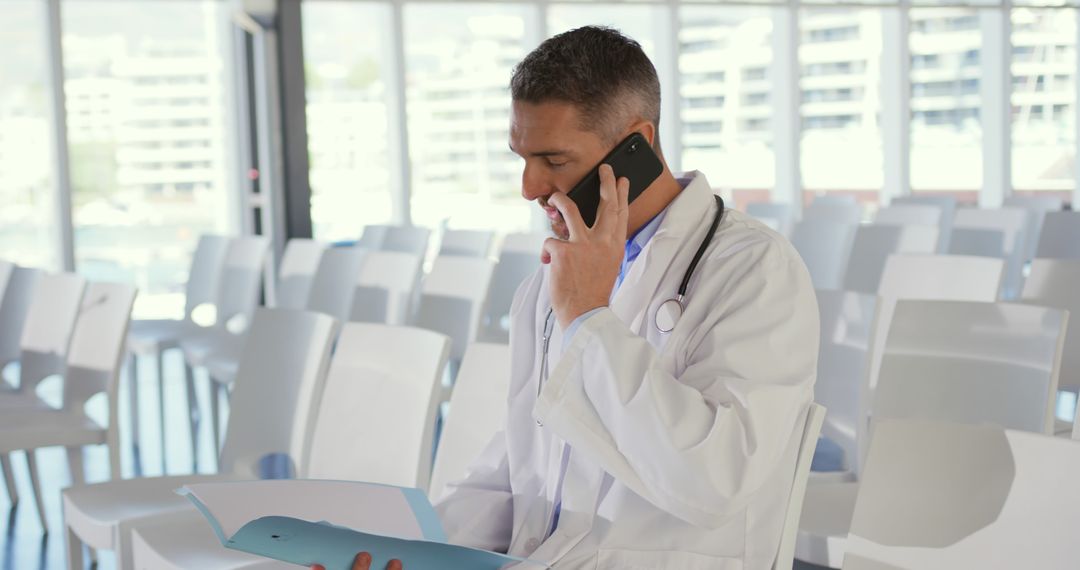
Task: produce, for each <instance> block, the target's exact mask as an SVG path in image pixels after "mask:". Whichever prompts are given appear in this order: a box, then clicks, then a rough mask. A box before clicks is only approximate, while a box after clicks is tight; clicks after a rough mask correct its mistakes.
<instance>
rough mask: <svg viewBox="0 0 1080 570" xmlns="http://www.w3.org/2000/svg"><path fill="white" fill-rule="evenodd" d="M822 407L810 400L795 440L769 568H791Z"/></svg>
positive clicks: (782, 569)
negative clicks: (781, 518)
mask: <svg viewBox="0 0 1080 570" xmlns="http://www.w3.org/2000/svg"><path fill="white" fill-rule="evenodd" d="M825 415H826V410H825V408H824V407H823V406H822V405H820V404H817V403H811V404H810V409H809V410H807V412H806V425H805V427H803V433H802V439H801V440H800V441H799V454H798V456H797V458H796V460H795V473H794V476H793V477H792V480H791V494H789V495H788V504H787V509H786V512H785V513H784V530H783V531H782V533H781V534H780V548H779V549H778V550H777V553H776V561H775V562H773V565H772V570H791V566H792V564H793V562H794V559H795V539H796V537H797V536H798V532H799V518H800V517H801V516H802V503H803V499H804V498H805V497H806V484H807V481H808V480H809V477H810V463H811V462H812V461H813V459H814V449H815V448H816V447H817V442H818V435H819V434H820V433H821V422H822V421H823V420H824V419H825Z"/></svg>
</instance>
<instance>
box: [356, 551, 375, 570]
mask: <svg viewBox="0 0 1080 570" xmlns="http://www.w3.org/2000/svg"><path fill="white" fill-rule="evenodd" d="M352 570H371V555H370V554H368V553H367V552H361V553H360V554H357V555H356V558H355V559H353V565H352Z"/></svg>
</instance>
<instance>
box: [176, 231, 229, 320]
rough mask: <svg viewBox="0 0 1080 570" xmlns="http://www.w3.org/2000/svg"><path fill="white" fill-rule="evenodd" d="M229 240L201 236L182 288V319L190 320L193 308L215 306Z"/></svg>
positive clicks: (220, 237)
mask: <svg viewBox="0 0 1080 570" xmlns="http://www.w3.org/2000/svg"><path fill="white" fill-rule="evenodd" d="M229 242H230V240H229V238H227V237H225V236H219V235H210V234H203V235H202V236H201V237H199V243H198V245H196V246H195V253H194V254H193V255H192V256H191V269H190V271H189V272H188V280H187V285H186V286H185V287H184V318H185V319H191V312H192V311H194V310H195V307H198V306H199V305H203V304H212V305H214V304H217V302H218V295H219V294H220V292H219V290H220V283H221V272H222V268H223V267H224V265H225V252H226V251H227V250H228V248H229Z"/></svg>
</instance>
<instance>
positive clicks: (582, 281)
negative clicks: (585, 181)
mask: <svg viewBox="0 0 1080 570" xmlns="http://www.w3.org/2000/svg"><path fill="white" fill-rule="evenodd" d="M629 194H630V180H629V179H627V178H620V179H619V180H618V182H616V180H615V172H614V171H613V170H612V169H611V166H609V165H607V164H602V165H600V205H599V206H598V207H597V209H596V221H595V222H594V223H593V227H592V228H589V227H588V226H586V225H585V221H584V220H582V219H581V213H580V212H578V208H577V204H575V203H574V201H573V200H571V199H570V197H569V196H567V195H566V194H562V193H555V194H553V195H551V196H550V197H549V198H548V203H549V204H551V205H552V206H555V208H557V209H558V210H559V213H560V214H562V217H563V221H565V222H566V228H567V229H568V230H569V232H570V239H568V240H561V239H556V238H548V239H547V241H545V242H544V250H543V252H542V253H541V254H540V260H541V261H542V262H544V263H549V264H551V283H550V284H549V285H548V287H549V289H550V291H551V306H552V307H553V308H554V309H555V317H556V318H557V319H558V320H559V325H560V326H561V327H562V328H563V329H564V330H565V329H566V327H568V326H570V323H572V322H574V319H576V318H578V317H579V316H581V315H583V314H585V313H587V312H589V311H591V310H592V309H595V308H597V307H605V306H607V304H608V300H609V299H610V297H611V290H612V289H613V288H614V287H615V279H617V278H618V277H619V266H620V265H621V264H622V258H623V255H624V254H625V252H626V231H627V227H626V225H627V223H628V222H627V220H628V219H629V216H630V207H629V205H628V203H627V197H628V195H629Z"/></svg>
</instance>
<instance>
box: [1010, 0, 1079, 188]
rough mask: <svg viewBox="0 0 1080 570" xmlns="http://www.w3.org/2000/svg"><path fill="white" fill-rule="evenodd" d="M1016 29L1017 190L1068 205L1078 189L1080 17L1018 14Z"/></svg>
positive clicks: (1073, 14) (1034, 12)
mask: <svg viewBox="0 0 1080 570" xmlns="http://www.w3.org/2000/svg"><path fill="white" fill-rule="evenodd" d="M1012 23H1013V33H1012V42H1013V59H1012V76H1013V83H1012V85H1013V90H1012V183H1013V188H1014V190H1015V191H1017V192H1057V193H1059V194H1060V195H1061V197H1062V198H1065V199H1068V198H1070V196H1069V194H1070V191H1071V189H1072V188H1073V187H1074V186H1075V184H1076V92H1075V91H1074V90H1073V85H1074V83H1073V77H1074V74H1075V73H1076V25H1077V18H1076V11H1075V10H1052V9H1037V8H1016V9H1014V10H1013V11H1012ZM1062 47H1064V48H1066V51H1065V53H1064V54H1062V53H1060V52H1059V51H1058V49H1059V48H1062Z"/></svg>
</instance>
